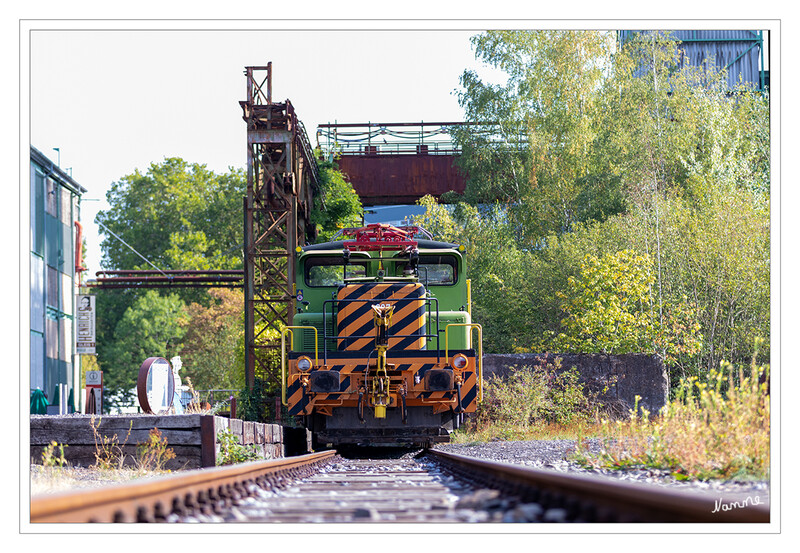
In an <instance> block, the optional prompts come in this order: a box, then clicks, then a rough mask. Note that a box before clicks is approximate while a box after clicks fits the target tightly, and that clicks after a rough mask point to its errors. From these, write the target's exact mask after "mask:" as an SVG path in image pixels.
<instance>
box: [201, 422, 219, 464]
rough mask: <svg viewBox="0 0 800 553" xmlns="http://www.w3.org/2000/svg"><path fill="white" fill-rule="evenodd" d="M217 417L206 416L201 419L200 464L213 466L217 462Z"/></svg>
mask: <svg viewBox="0 0 800 553" xmlns="http://www.w3.org/2000/svg"><path fill="white" fill-rule="evenodd" d="M214 419H215V417H213V416H205V417H202V418H201V419H200V442H201V446H200V466H201V467H213V466H215V465H216V464H217V434H216V432H214V429H215V421H214Z"/></svg>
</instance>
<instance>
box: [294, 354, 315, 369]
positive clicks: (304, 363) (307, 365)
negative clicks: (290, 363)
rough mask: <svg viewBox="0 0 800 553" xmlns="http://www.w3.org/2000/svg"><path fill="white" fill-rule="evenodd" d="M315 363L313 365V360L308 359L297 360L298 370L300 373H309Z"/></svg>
mask: <svg viewBox="0 0 800 553" xmlns="http://www.w3.org/2000/svg"><path fill="white" fill-rule="evenodd" d="M313 366H314V365H313V363H311V359H309V358H308V357H300V358H298V359H297V370H299V371H300V372H308V371H310V370H311V367H313Z"/></svg>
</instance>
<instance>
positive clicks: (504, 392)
mask: <svg viewBox="0 0 800 553" xmlns="http://www.w3.org/2000/svg"><path fill="white" fill-rule="evenodd" d="M591 412H592V408H591V403H590V398H589V397H587V395H586V394H585V393H584V389H583V385H582V384H581V383H580V382H579V378H578V370H577V369H576V368H575V367H573V368H571V369H568V370H563V369H562V368H561V361H560V359H559V360H556V362H555V363H552V364H551V363H547V364H545V363H542V364H540V365H537V366H534V367H528V366H525V367H522V368H521V369H518V370H515V371H514V372H513V373H511V374H510V375H508V376H507V377H506V378H500V377H498V376H497V375H493V376H492V377H491V378H490V379H489V381H488V382H487V384H486V385H485V387H484V399H483V403H482V404H481V405H480V406H479V408H478V413H477V416H476V418H475V424H476V426H479V427H480V426H485V425H492V424H502V425H507V426H514V427H517V428H521V429H527V428H529V427H530V426H533V425H537V424H546V423H556V424H561V425H566V424H572V423H579V422H587V421H588V420H589V419H590V418H591Z"/></svg>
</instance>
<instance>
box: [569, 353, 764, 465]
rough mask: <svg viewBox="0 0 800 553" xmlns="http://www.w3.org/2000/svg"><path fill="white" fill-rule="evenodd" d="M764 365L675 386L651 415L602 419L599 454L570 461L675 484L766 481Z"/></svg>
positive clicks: (725, 369)
mask: <svg viewBox="0 0 800 553" xmlns="http://www.w3.org/2000/svg"><path fill="white" fill-rule="evenodd" d="M768 382H769V366H756V364H755V356H754V358H753V361H752V363H751V370H750V374H749V375H748V376H746V375H745V374H744V371H743V370H742V369H741V368H739V369H735V368H734V367H733V366H731V365H730V364H727V363H722V364H721V367H720V370H712V371H710V372H709V373H708V375H707V377H706V379H705V380H701V379H699V378H698V377H696V376H692V377H689V378H686V379H684V380H682V381H681V386H680V388H679V389H678V390H677V393H676V397H675V398H674V399H673V400H672V401H670V402H669V403H668V404H667V405H666V406H665V407H664V408H662V410H661V412H660V413H659V415H658V416H657V417H653V418H651V417H650V413H649V412H648V411H646V410H642V412H641V413H639V412H637V410H636V409H637V408H638V405H637V407H636V408H635V409H632V410H631V411H630V416H629V418H628V420H619V421H615V422H610V421H607V420H606V421H602V426H603V429H602V435H603V437H604V438H603V449H602V451H601V452H600V453H599V454H590V453H588V448H587V447H585V446H583V445H582V446H581V447H580V448H579V455H578V457H577V460H578V461H580V462H582V463H584V464H587V465H591V466H603V467H606V468H627V467H631V466H648V467H659V468H662V469H668V470H670V471H671V472H672V474H673V476H675V478H677V479H689V478H693V479H701V480H706V479H710V478H734V477H736V478H743V477H744V478H747V477H750V478H764V477H767V478H768V477H769V460H770V451H769V446H770V441H769V439H770V435H769V428H770V405H769V391H768Z"/></svg>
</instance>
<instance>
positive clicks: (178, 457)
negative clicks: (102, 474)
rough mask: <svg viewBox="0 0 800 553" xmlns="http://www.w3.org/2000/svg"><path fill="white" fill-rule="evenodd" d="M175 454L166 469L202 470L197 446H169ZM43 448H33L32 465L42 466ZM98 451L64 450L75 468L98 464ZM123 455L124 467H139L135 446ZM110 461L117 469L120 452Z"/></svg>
mask: <svg viewBox="0 0 800 553" xmlns="http://www.w3.org/2000/svg"><path fill="white" fill-rule="evenodd" d="M169 447H170V449H172V451H173V453H175V458H174V459H171V460H170V461H168V462H167V463H166V465H165V468H167V469H169V470H180V469H185V468H200V467H201V466H203V465H202V462H201V450H200V448H199V447H196V446H169ZM43 450H44V447H43V446H31V448H30V455H31V463H32V464H41V462H42V461H41V460H42V451H43ZM96 453H97V449H96V448H95V447H94V446H88V445H69V446H67V447H65V448H64V458H65V459H66V460H67V463H69V465H70V466H75V467H90V466H93V465H95V464H97V456H96ZM122 454H124V455H125V459H124V466H125V467H128V468H136V467H137V466H138V463H137V460H138V451H137V449H136V446H135V445H126V446H124V447H122ZM108 460H109V461H111V462H113V466H115V467H117V466H119V465H118V462H119V450H115V451H114V457H110V458H109V459H108Z"/></svg>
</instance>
